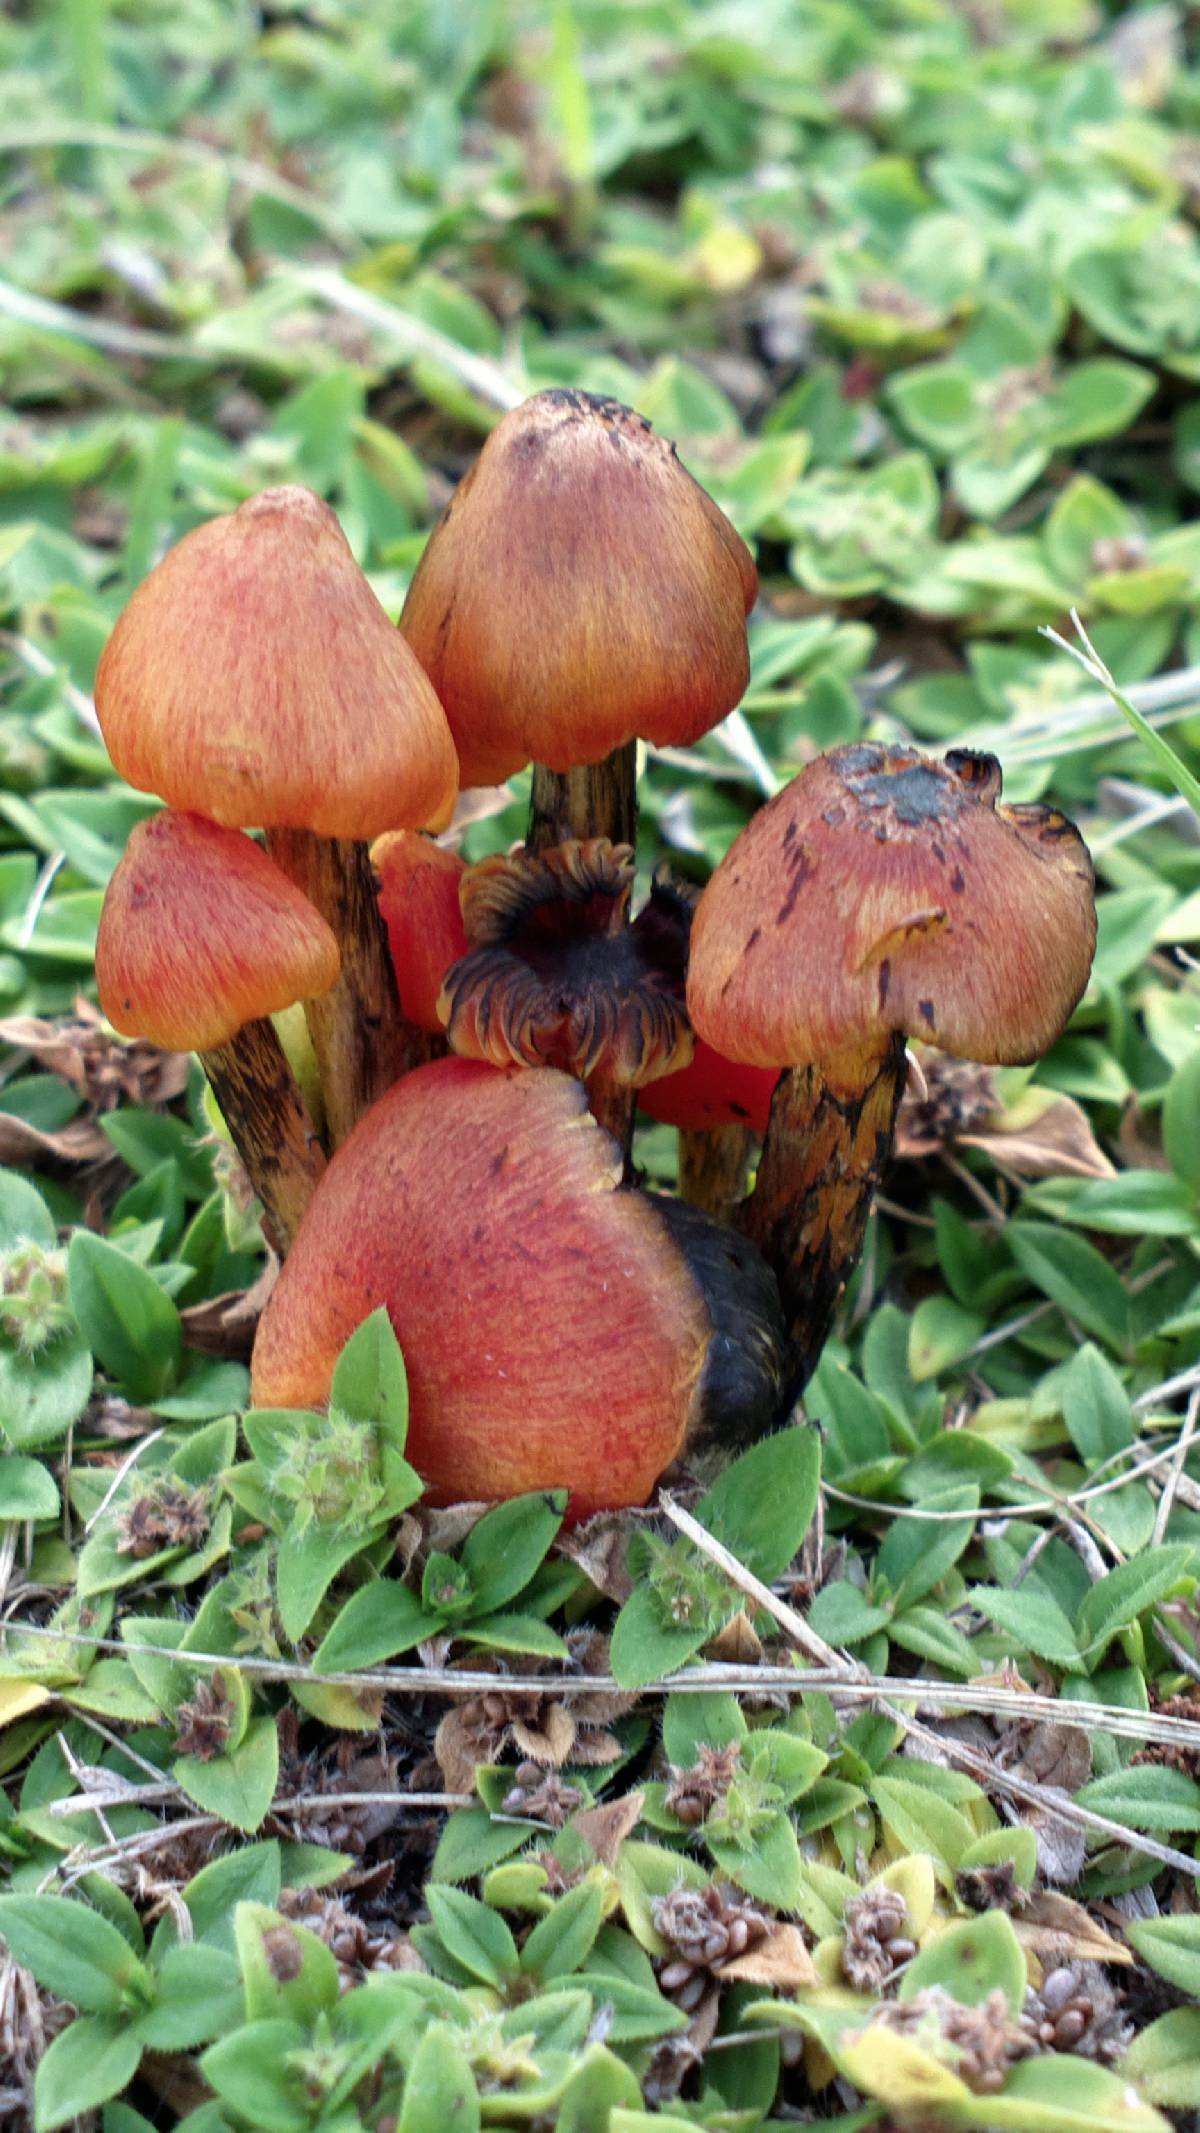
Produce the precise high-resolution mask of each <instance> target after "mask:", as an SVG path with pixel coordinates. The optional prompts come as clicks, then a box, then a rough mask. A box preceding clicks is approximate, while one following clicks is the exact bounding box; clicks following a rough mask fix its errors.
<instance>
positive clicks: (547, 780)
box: [525, 741, 637, 852]
mask: <svg viewBox="0 0 1200 2133" xmlns="http://www.w3.org/2000/svg"><path fill="white" fill-rule="evenodd" d="M571 837H578V838H580V839H581V840H583V839H586V838H588V837H609V838H611V840H612V842H613V843H614V844H631V845H635V846H636V843H637V742H636V741H626V743H625V745H624V747H622V748H614V750H613V752H612V754H611V755H606V756H605V758H604V760H603V762H601V763H584V764H582V765H581V766H580V768H579V769H578V770H566V771H559V770H548V769H547V767H546V765H545V764H544V763H535V764H534V766H533V790H532V793H531V795H530V802H529V834H528V836H527V837H526V840H525V843H526V847H527V849H528V850H529V851H531V852H544V851H546V850H547V848H548V847H549V846H550V845H552V844H566V842H567V841H568V839H569V838H571Z"/></svg>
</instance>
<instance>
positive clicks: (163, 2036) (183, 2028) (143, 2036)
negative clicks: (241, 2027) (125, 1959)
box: [135, 1944, 242, 2052]
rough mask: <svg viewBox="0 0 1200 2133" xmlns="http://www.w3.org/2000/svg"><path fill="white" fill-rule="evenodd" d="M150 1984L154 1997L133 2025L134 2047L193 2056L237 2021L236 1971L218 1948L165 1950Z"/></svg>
mask: <svg viewBox="0 0 1200 2133" xmlns="http://www.w3.org/2000/svg"><path fill="white" fill-rule="evenodd" d="M155 1978H156V1980H157V1984H158V1997H157V1999H156V2000H155V2003H154V2005H153V2007H151V2008H150V2009H149V2010H148V2012H147V2013H146V2014H144V2015H139V2017H138V2020H137V2023H136V2024H135V2027H136V2031H137V2036H138V2039H139V2042H140V2043H141V2044H142V2045H143V2046H144V2047H146V2048H147V2049H149V2050H151V2051H162V2052H186V2051H194V2050H195V2048H196V2046H197V2045H200V2044H209V2043H211V2042H212V2039H213V2038H214V2037H219V2036H220V2035H221V2034H222V2033H223V2032H226V2033H227V2032H229V2031H230V2030H233V2029H236V2027H237V2025H238V2023H239V2022H240V2021H241V2019H242V1988H241V1983H240V1980H239V1978H238V1973H237V1965H236V1963H235V1962H234V1960H233V1957H232V1955H230V1954H228V1953H227V1952H226V1951H225V1950H224V1949H222V1948H206V1947H201V1946H200V1945H198V1944H192V1945H190V1946H183V1947H174V1948H168V1949H167V1950H166V1952H165V1953H164V1955H163V1957H162V1960H161V1962H159V1963H157V1964H156V1965H155Z"/></svg>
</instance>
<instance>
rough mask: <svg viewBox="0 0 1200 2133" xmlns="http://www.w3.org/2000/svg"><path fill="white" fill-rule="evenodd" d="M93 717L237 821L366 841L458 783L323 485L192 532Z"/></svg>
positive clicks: (177, 801)
mask: <svg viewBox="0 0 1200 2133" xmlns="http://www.w3.org/2000/svg"><path fill="white" fill-rule="evenodd" d="M96 710H97V713H98V715H99V719H100V725H101V729H102V731H103V734H104V738H105V741H106V743H107V745H108V751H109V754H110V755H111V757H112V759H113V762H114V764H115V765H116V768H117V770H118V771H119V772H120V774H121V776H122V777H123V778H125V779H127V781H128V782H129V784H130V785H134V786H136V787H137V789H138V790H139V791H140V792H153V793H157V794H158V795H159V797H160V798H161V799H163V800H166V801H167V802H168V803H169V804H170V805H171V806H172V807H177V808H190V809H194V810H195V811H196V812H198V813H200V814H204V815H208V816H209V817H210V818H211V819H212V820H213V821H214V822H221V823H225V824H226V825H227V826H229V827H231V828H243V829H249V828H271V827H276V826H278V827H287V828H291V829H310V830H315V831H317V832H318V834H320V835H321V836H325V837H351V838H370V837H375V836H378V835H379V833H380V832H381V831H383V830H385V829H394V828H397V827H400V826H402V825H405V824H407V825H411V826H412V827H417V826H419V825H420V824H421V823H423V822H427V821H431V820H432V819H433V818H434V816H435V815H437V814H438V812H439V810H442V809H444V807H445V805H446V802H447V800H448V798H449V796H450V794H451V793H452V792H453V790H454V788H455V785H456V782H457V775H458V769H457V763H456V759H455V755H454V748H453V744H452V742H451V739H450V733H449V729H448V727H447V725H446V721H445V718H444V716H443V713H442V709H441V706H440V704H439V703H438V700H437V697H436V696H435V695H434V692H433V690H432V688H431V687H430V685H429V682H428V680H427V679H426V676H425V674H424V673H423V672H422V670H421V668H420V666H419V665H418V663H417V661H416V660H415V659H414V658H413V656H412V654H411V652H410V651H409V649H408V646H407V645H406V644H405V642H404V640H403V638H402V637H401V636H400V633H399V631H398V630H396V629H394V628H393V626H392V624H391V622H389V620H388V618H387V616H386V614H385V613H384V611H383V609H382V607H381V606H380V604H379V602H378V600H377V599H376V598H375V595H374V593H373V592H372V591H371V588H370V586H369V585H368V583H367V580H366V578H365V577H364V576H363V573H362V571H361V570H360V569H359V567H358V564H357V563H356V562H355V560H354V557H353V556H352V555H351V553H350V550H349V548H348V546H347V544H346V538H345V535H344V534H343V532H342V529H341V527H340V526H339V524H338V522H337V519H336V518H335V516H334V514H333V512H332V511H331V510H330V509H329V506H328V505H327V504H323V503H322V502H321V500H320V498H319V497H316V496H314V495H313V494H312V493H311V491H310V490H308V489H301V488H282V489H265V490H264V491H263V493H262V494H261V495H260V496H255V497H252V498H251V499H250V501H249V502H248V503H244V504H241V505H240V506H239V507H238V509H237V510H236V511H234V512H231V513H230V514H229V515H228V516H226V517H224V518H215V519H211V520H210V521H209V523H208V524H207V525H205V526H198V527H197V528H196V530H195V532H193V533H189V534H186V535H185V536H184V538H183V540H181V541H180V542H179V543H178V544H177V545H176V546H175V547H174V548H172V549H171V550H170V552H169V553H168V554H167V555H165V556H164V557H163V559H162V561H161V563H159V564H158V565H157V566H156V568H155V569H154V570H152V571H151V573H150V575H149V577H148V578H146V579H145V580H144V581H143V583H142V584H141V585H139V587H138V589H137V591H136V592H135V593H134V595H133V598H132V599H131V600H130V602H129V604H128V606H127V607H126V608H125V610H124V612H123V614H122V615H121V616H120V619H119V620H118V622H117V625H116V628H115V629H114V630H113V633H112V636H111V637H110V638H109V640H108V643H107V645H106V646H105V648H104V652H103V655H102V657H101V660H100V665H99V668H98V670H97V674H96Z"/></svg>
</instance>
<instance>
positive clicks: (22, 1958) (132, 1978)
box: [0, 1896, 151, 2015]
mask: <svg viewBox="0 0 1200 2133" xmlns="http://www.w3.org/2000/svg"><path fill="white" fill-rule="evenodd" d="M0 1933H2V1934H3V1936H4V1939H5V1941H6V1942H7V1944H8V1949H9V1952H10V1954H11V1955H13V1956H14V1957H15V1959H16V1961H17V1962H18V1963H23V1964H24V1966H25V1968H26V1969H27V1970H32V1972H33V1975H34V1977H35V1978H36V1979H37V1981H38V1984H39V1985H41V1986H43V1987H44V1989H45V1990H46V1991H47V1992H53V1993H56V1994H57V1996H58V1998H59V1999H60V2000H69V2001H70V2002H71V2004H72V2006H74V2007H80V2008H82V2009H83V2010H84V2012H85V2013H86V2014H98V2015H116V2014H119V2013H121V2012H122V2011H123V2010H127V2009H128V2008H129V2007H130V2006H131V2005H136V2004H137V2002H138V2000H139V1999H140V2000H142V2001H145V2000H148V1999H149V1997H150V1992H151V1985H150V1977H149V1973H148V1971H147V1970H146V1967H145V1965H144V1964H143V1963H140V1962H139V1961H138V1959H137V1957H136V1955H135V1954H134V1953H133V1950H132V1949H131V1948H130V1946H129V1943H128V1941H127V1940H126V1939H125V1937H124V1935H123V1934H121V1933H119V1932H118V1931H117V1928H116V1927H115V1926H114V1925H111V1924H110V1923H109V1920H108V1919H107V1918H101V1916H100V1914H99V1912H97V1911H93V1910H92V1909H91V1908H90V1906H89V1905H88V1904H84V1903H78V1902H75V1901H74V1900H72V1899H69V1898H66V1897H63V1896H0Z"/></svg>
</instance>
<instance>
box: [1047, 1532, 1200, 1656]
mask: <svg viewBox="0 0 1200 2133" xmlns="http://www.w3.org/2000/svg"><path fill="white" fill-rule="evenodd" d="M1195 1559H1196V1551H1195V1549H1194V1548H1191V1547H1186V1546H1182V1545H1179V1546H1175V1547H1169V1548H1148V1549H1146V1550H1145V1551H1144V1552H1143V1553H1142V1554H1141V1555H1136V1556H1134V1557H1133V1559H1132V1561H1131V1562H1128V1563H1119V1564H1118V1565H1117V1568H1116V1569H1115V1570H1110V1571H1109V1573H1108V1576H1107V1577H1103V1578H1101V1579H1100V1580H1099V1582H1098V1583H1097V1584H1095V1585H1093V1586H1092V1589H1091V1591H1090V1592H1089V1593H1088V1594H1087V1596H1086V1598H1085V1599H1084V1602H1083V1605H1082V1607H1081V1608H1080V1610H1079V1613H1078V1616H1077V1617H1076V1634H1077V1636H1078V1639H1079V1644H1080V1648H1081V1650H1083V1651H1085V1652H1094V1653H1101V1652H1103V1650H1104V1648H1105V1646H1106V1645H1107V1644H1108V1643H1109V1641H1110V1640H1111V1639H1112V1638H1113V1637H1115V1636H1116V1634H1117V1632H1118V1630H1121V1629H1124V1628H1126V1626H1127V1625H1128V1624H1129V1623H1130V1622H1136V1620H1137V1618H1138V1616H1139V1615H1140V1614H1144V1613H1145V1611H1146V1609H1147V1608H1148V1607H1153V1606H1155V1605H1156V1604H1157V1602H1158V1601H1159V1600H1162V1599H1165V1598H1166V1596H1167V1594H1168V1593H1169V1592H1170V1591H1171V1590H1172V1589H1173V1588H1174V1587H1175V1586H1176V1585H1178V1584H1179V1582H1180V1580H1181V1579H1183V1578H1186V1577H1187V1575H1188V1572H1189V1567H1190V1566H1192V1565H1194V1563H1195Z"/></svg>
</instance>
